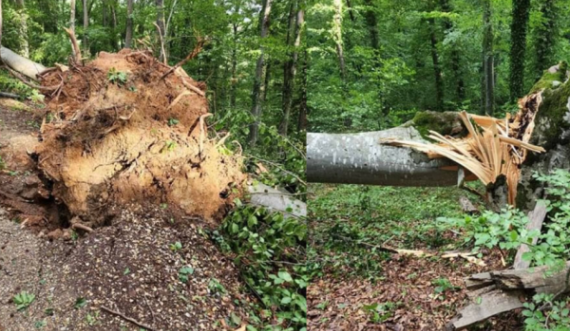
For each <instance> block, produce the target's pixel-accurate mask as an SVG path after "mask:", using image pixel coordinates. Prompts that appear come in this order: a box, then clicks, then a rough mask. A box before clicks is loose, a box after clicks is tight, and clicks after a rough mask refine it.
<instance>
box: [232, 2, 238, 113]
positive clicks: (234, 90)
mask: <svg viewBox="0 0 570 331" xmlns="http://www.w3.org/2000/svg"><path fill="white" fill-rule="evenodd" d="M236 11H239V7H238V9H237V10H236ZM232 25H233V33H234V36H233V37H234V44H233V45H232V81H231V87H230V108H231V109H234V108H235V106H236V98H237V96H236V93H237V83H238V78H237V46H238V25H237V23H233V24H232Z"/></svg>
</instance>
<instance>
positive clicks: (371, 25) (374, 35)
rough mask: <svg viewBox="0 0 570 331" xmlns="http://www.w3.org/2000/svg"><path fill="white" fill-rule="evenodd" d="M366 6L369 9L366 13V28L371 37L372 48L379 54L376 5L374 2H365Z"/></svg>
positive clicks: (369, 0)
mask: <svg viewBox="0 0 570 331" xmlns="http://www.w3.org/2000/svg"><path fill="white" fill-rule="evenodd" d="M364 4H365V5H366V6H367V7H368V8H367V9H366V11H365V12H364V17H365V18H366V26H367V28H368V34H369V35H370V46H371V47H372V48H373V49H374V51H376V52H378V51H379V47H378V45H379V39H378V21H377V19H376V13H375V12H374V7H373V6H374V4H373V3H372V0H364Z"/></svg>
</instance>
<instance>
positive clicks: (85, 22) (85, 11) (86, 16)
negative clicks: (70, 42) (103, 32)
mask: <svg viewBox="0 0 570 331" xmlns="http://www.w3.org/2000/svg"><path fill="white" fill-rule="evenodd" d="M88 28H89V10H88V6H87V0H83V48H84V49H89V45H88V44H87V43H88V40H87V29H88Z"/></svg>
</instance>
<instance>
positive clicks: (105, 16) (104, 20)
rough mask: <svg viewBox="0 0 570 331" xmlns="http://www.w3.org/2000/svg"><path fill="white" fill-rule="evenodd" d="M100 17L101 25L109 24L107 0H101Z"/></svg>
mask: <svg viewBox="0 0 570 331" xmlns="http://www.w3.org/2000/svg"><path fill="white" fill-rule="evenodd" d="M101 18H102V24H103V27H107V26H109V8H108V5H107V0H102V4H101Z"/></svg>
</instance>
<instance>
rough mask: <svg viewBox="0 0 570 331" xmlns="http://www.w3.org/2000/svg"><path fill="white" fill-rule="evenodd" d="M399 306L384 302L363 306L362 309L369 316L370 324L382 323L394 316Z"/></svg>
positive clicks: (398, 304) (399, 304)
mask: <svg viewBox="0 0 570 331" xmlns="http://www.w3.org/2000/svg"><path fill="white" fill-rule="evenodd" d="M399 306H401V303H400V302H398V303H394V302H385V303H381V304H380V303H373V304H371V305H364V306H362V309H363V310H364V311H365V312H367V313H368V314H370V321H371V322H372V323H382V322H384V321H386V320H388V319H389V318H391V317H393V316H394V311H395V310H396V308H398V307H399Z"/></svg>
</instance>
